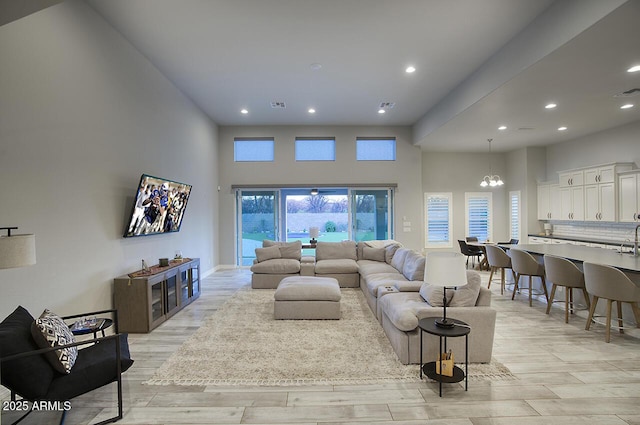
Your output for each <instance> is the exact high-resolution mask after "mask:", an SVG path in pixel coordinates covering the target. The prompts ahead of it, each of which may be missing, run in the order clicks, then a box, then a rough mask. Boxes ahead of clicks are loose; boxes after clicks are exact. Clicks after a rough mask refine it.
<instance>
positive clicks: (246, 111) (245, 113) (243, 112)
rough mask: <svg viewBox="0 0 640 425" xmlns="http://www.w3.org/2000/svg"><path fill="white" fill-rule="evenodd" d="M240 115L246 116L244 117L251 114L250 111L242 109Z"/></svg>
mask: <svg viewBox="0 0 640 425" xmlns="http://www.w3.org/2000/svg"><path fill="white" fill-rule="evenodd" d="M240 113H241V114H244V115H247V114H248V113H249V111H248V110H246V109H240Z"/></svg>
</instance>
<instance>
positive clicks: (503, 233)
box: [422, 152, 518, 250]
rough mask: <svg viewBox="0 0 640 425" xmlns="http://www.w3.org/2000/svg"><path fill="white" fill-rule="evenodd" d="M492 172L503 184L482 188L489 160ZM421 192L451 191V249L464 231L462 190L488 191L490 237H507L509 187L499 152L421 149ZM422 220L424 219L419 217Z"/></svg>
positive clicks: (503, 238)
mask: <svg viewBox="0 0 640 425" xmlns="http://www.w3.org/2000/svg"><path fill="white" fill-rule="evenodd" d="M490 160H491V164H492V165H491V169H492V172H493V174H498V175H500V177H501V178H502V179H503V180H504V181H505V185H504V186H501V187H496V188H482V187H480V181H481V180H482V178H483V177H484V176H485V175H487V174H489V162H490ZM422 170H423V171H422V190H423V192H451V193H452V194H453V249H454V250H458V249H459V248H458V244H457V240H458V239H464V238H465V237H466V236H468V235H466V234H465V192H482V193H486V192H491V193H492V194H493V195H492V199H493V214H494V216H493V239H494V240H495V241H504V240H509V216H508V203H507V201H508V195H509V192H508V191H509V190H518V189H508V188H510V187H513V186H510V184H509V178H510V177H509V176H508V175H507V174H506V165H505V155H504V154H498V153H493V154H489V153H459V152H457V153H449V152H446V153H445V152H423V153H422ZM422 222H424V219H423V220H422Z"/></svg>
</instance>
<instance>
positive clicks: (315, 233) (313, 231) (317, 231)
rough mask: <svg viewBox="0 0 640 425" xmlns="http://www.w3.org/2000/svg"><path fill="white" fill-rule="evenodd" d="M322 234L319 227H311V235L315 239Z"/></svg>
mask: <svg viewBox="0 0 640 425" xmlns="http://www.w3.org/2000/svg"><path fill="white" fill-rule="evenodd" d="M318 235H320V229H319V228H317V227H309V237H310V238H311V239H315V238H317V237H318Z"/></svg>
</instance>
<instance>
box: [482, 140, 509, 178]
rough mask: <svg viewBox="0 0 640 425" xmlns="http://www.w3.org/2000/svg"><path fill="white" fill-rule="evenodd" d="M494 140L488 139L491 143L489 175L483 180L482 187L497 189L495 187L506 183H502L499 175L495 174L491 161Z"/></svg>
mask: <svg viewBox="0 0 640 425" xmlns="http://www.w3.org/2000/svg"><path fill="white" fill-rule="evenodd" d="M492 140H493V139H487V141H488V142H489V174H488V175H486V176H484V177H483V178H482V181H481V182H480V186H482V187H487V186H490V187H495V186H502V185H503V184H504V182H503V181H502V179H501V178H500V176H499V175H497V174H493V170H492V161H491V141H492Z"/></svg>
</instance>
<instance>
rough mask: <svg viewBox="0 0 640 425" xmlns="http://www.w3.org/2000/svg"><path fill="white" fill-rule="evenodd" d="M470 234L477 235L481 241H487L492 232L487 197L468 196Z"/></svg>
mask: <svg viewBox="0 0 640 425" xmlns="http://www.w3.org/2000/svg"><path fill="white" fill-rule="evenodd" d="M467 208H468V223H469V227H468V234H467V236H475V237H477V238H478V240H479V241H486V240H487V239H488V238H489V234H490V228H489V224H490V219H491V217H490V210H489V208H490V206H489V199H488V198H486V197H476V196H470V197H469V198H468V204H467Z"/></svg>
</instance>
